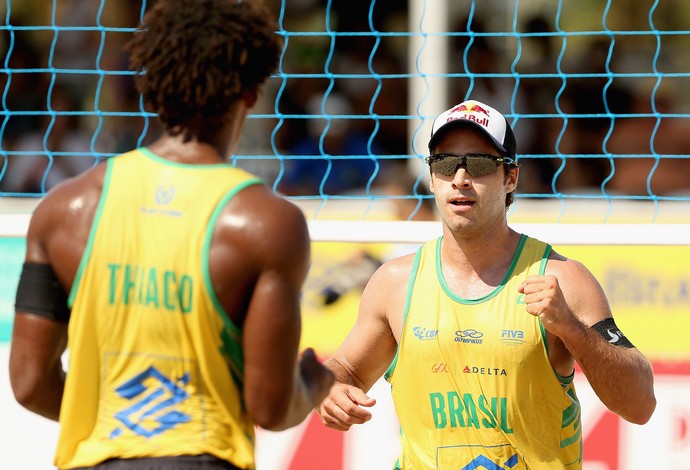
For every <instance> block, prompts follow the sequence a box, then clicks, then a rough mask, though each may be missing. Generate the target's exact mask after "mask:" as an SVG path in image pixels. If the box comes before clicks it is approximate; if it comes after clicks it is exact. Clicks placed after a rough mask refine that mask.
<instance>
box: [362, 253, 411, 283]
mask: <svg viewBox="0 0 690 470" xmlns="http://www.w3.org/2000/svg"><path fill="white" fill-rule="evenodd" d="M414 258H415V254H414V253H410V254H408V255H403V256H399V257H397V258H393V259H390V260H388V261H386V262H385V263H383V264H382V265H381V266H380V267H379V269H378V270H376V272H375V273H374V275H373V276H372V277H371V279H370V281H369V283H370V284H376V285H381V286H382V287H383V286H388V288H399V287H402V286H407V284H408V282H409V280H410V274H411V272H412V265H413V263H414Z"/></svg>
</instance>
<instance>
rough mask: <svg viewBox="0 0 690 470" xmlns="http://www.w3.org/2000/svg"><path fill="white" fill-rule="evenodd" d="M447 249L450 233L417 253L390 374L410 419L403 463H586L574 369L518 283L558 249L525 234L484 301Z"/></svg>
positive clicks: (465, 469) (455, 468) (462, 467)
mask: <svg viewBox="0 0 690 470" xmlns="http://www.w3.org/2000/svg"><path fill="white" fill-rule="evenodd" d="M440 247H441V238H439V239H438V240H435V241H431V242H427V243H425V244H424V245H423V246H422V247H421V248H420V249H419V251H418V252H417V255H416V257H415V260H414V263H413V268H412V274H411V278H410V283H409V289H408V296H407V302H406V307H405V312H404V323H403V330H402V334H401V338H400V344H399V346H398V351H397V354H396V357H395V359H394V361H393V363H392V364H391V367H390V368H389V370H388V371H387V372H386V378H387V380H388V381H389V382H390V383H391V388H392V395H393V402H394V404H395V410H396V413H397V415H398V418H399V421H400V426H401V454H400V458H399V459H398V462H397V468H400V469H405V470H410V469H415V470H416V469H443V470H447V469H452V470H469V469H475V468H476V469H482V470H484V469H486V470H526V469H530V470H542V469H544V470H547V469H561V470H562V469H568V470H575V469H578V470H579V469H581V467H582V436H581V427H580V405H579V402H578V399H577V395H576V394H575V389H574V387H573V376H570V377H561V376H559V375H558V374H557V373H556V372H555V371H554V370H553V368H552V367H551V365H550V363H549V358H548V351H547V342H546V332H545V330H544V328H543V326H542V324H541V322H540V321H539V319H538V317H535V316H532V315H530V314H529V313H527V311H526V308H525V303H524V296H523V295H522V294H519V293H518V290H517V288H518V286H519V285H520V284H521V283H522V281H523V280H524V279H525V278H526V277H527V276H530V275H536V274H543V272H544V269H545V266H546V261H547V259H548V257H549V254H550V252H551V247H550V246H549V245H547V244H545V243H543V242H540V241H538V240H535V239H533V238H529V237H526V236H524V235H523V236H522V237H521V240H520V243H519V247H518V249H517V251H516V254H515V257H514V259H513V262H512V264H511V266H510V268H509V270H508V272H507V274H506V275H505V277H504V279H503V280H502V282H501V283H500V285H499V286H498V287H496V289H494V290H493V291H492V292H491V293H489V294H488V295H486V296H484V297H482V298H479V299H463V298H460V297H458V296H456V295H455V294H453V292H451V290H450V289H449V287H448V285H447V284H446V282H445V280H444V277H443V272H442V269H441V261H440Z"/></svg>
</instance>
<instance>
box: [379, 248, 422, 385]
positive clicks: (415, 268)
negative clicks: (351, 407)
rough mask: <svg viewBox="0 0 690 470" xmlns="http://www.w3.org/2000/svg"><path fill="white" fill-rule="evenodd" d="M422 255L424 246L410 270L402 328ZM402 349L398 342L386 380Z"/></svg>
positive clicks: (385, 375)
mask: <svg viewBox="0 0 690 470" xmlns="http://www.w3.org/2000/svg"><path fill="white" fill-rule="evenodd" d="M421 257H422V248H421V247H420V248H419V250H417V254H416V255H415V257H414V261H413V262H412V270H411V272H410V281H409V282H408V283H407V299H405V308H404V310H403V321H402V329H401V331H402V330H404V329H405V323H407V313H408V312H409V310H410V301H411V300H412V286H414V281H415V279H417V271H418V267H419V259H420V258H421ZM399 350H400V344H398V347H397V348H396V351H395V357H393V361H392V362H391V365H390V366H388V370H387V371H386V373H385V374H384V377H385V379H386V380H388V379H389V378H390V376H391V375H392V374H393V371H394V370H395V364H396V363H397V362H398V351H399Z"/></svg>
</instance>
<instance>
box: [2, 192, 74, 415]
mask: <svg viewBox="0 0 690 470" xmlns="http://www.w3.org/2000/svg"><path fill="white" fill-rule="evenodd" d="M60 198H61V194H60V191H58V194H57V195H51V196H48V197H46V198H45V199H44V200H43V201H42V202H41V203H40V204H39V205H38V207H37V208H36V210H35V212H34V214H33V216H32V219H31V223H30V225H29V231H28V233H27V240H26V244H27V245H26V259H25V261H26V262H29V263H38V264H41V265H50V264H51V259H50V256H49V253H48V249H47V241H48V239H49V235H51V233H52V231H53V230H56V227H55V226H54V224H55V220H54V217H55V213H59V212H60V201H59V200H60ZM36 295H39V294H38V293H36ZM66 345H67V324H66V323H63V322H59V321H56V320H54V319H51V318H47V317H43V316H38V315H34V314H32V313H30V312H23V311H21V310H18V311H17V312H16V314H15V318H14V323H13V331H12V343H11V349H10V364H9V368H10V383H11V386H12V391H13V393H14V396H15V398H16V400H17V402H18V403H19V404H20V405H22V406H23V407H25V408H27V409H28V410H30V411H33V412H34V413H37V414H39V415H41V416H44V417H46V418H48V419H52V420H55V421H57V420H58V418H59V415H60V405H61V402H62V394H63V390H64V386H65V372H64V370H63V368H62V362H61V356H62V353H63V352H64V350H65V347H66Z"/></svg>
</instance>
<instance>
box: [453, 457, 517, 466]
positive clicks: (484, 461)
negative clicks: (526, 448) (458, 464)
mask: <svg viewBox="0 0 690 470" xmlns="http://www.w3.org/2000/svg"><path fill="white" fill-rule="evenodd" d="M517 463H518V456H517V454H513V456H512V457H511V458H509V459H508V460H506V462H505V463H504V464H503V465H505V467H501V466H500V465H497V464H495V463H493V462H492V461H491V460H489V459H488V458H487V457H485V456H484V455H480V456H478V457H475V458H474V460H472V461H471V462H470V463H468V464H467V465H465V466H464V467H462V468H461V469H460V470H475V469H479V468H484V469H486V470H507V469H511V468H513V467H514V466H515V465H517Z"/></svg>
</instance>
